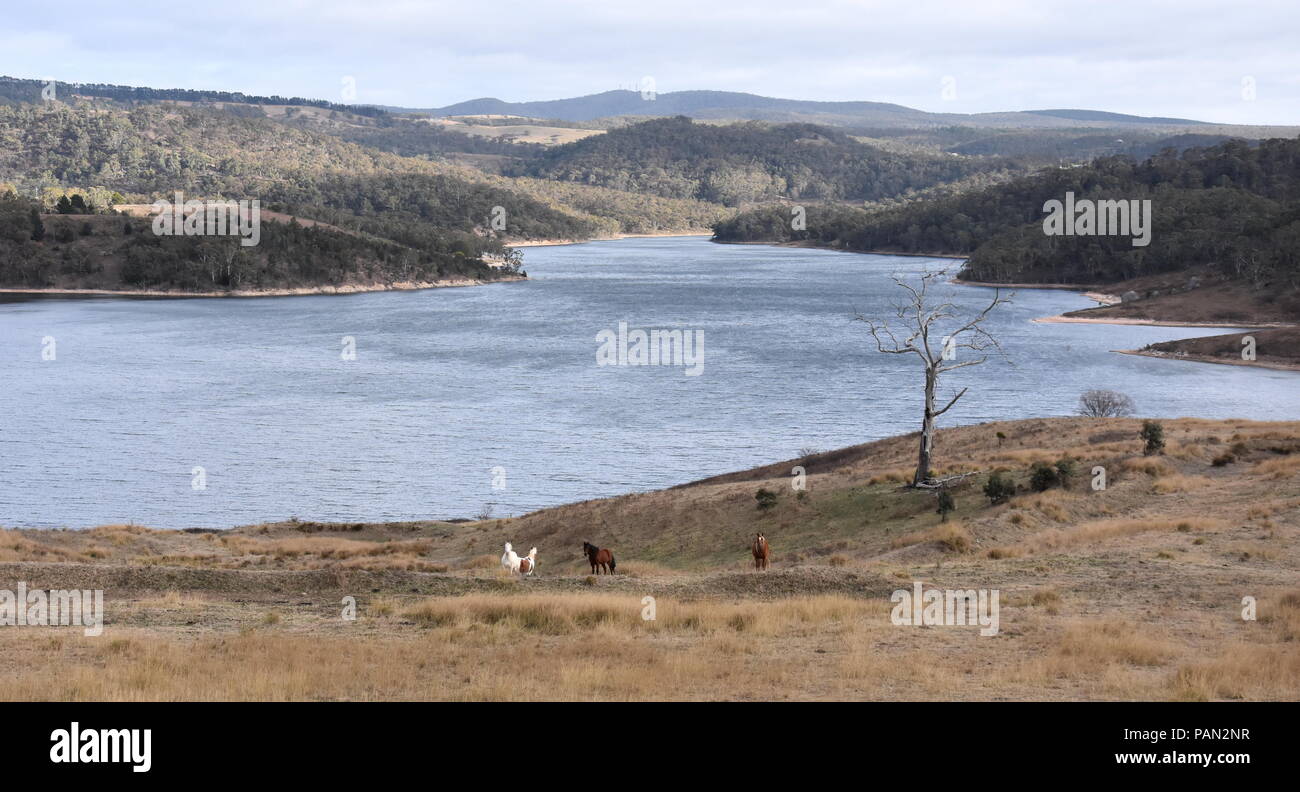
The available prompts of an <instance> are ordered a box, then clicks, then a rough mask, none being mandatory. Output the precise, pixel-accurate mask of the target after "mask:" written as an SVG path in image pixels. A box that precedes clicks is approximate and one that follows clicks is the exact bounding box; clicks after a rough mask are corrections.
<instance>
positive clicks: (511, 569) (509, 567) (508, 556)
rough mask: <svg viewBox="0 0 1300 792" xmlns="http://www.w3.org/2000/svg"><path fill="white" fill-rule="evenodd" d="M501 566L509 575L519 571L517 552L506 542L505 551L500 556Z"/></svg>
mask: <svg viewBox="0 0 1300 792" xmlns="http://www.w3.org/2000/svg"><path fill="white" fill-rule="evenodd" d="M501 567H502V569H504V570H505V571H506V572H508V573H510V574H511V575H513V574H515V573H516V572H518V571H519V554H518V553H516V552H515V551H514V548H512V547H511V546H510V543H509V542H506V552H505V554H504V555H502V556H501Z"/></svg>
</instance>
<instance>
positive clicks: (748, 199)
mask: <svg viewBox="0 0 1300 792" xmlns="http://www.w3.org/2000/svg"><path fill="white" fill-rule="evenodd" d="M1004 166H1005V163H1004V162H1001V161H999V160H996V159H979V160H976V159H972V158H966V157H957V156H952V155H928V156H927V155H921V154H916V155H906V154H898V153H892V152H888V151H884V150H882V149H879V148H876V147H873V146H869V145H865V144H863V143H860V142H858V141H856V140H854V139H853V138H852V137H849V136H848V135H846V134H844V133H843V132H840V131H837V130H834V129H830V128H828V127H821V126H817V125H814V124H777V125H771V124H765V123H761V122H749V123H739V124H727V125H718V124H707V123H695V122H692V121H691V120H690V119H689V118H685V117H682V116H678V117H676V118H663V119H655V120H652V121H646V122H643V123H640V124H634V125H632V126H629V127H625V128H623V129H616V130H612V131H610V132H608V133H606V134H604V135H596V136H593V137H588V138H584V139H583V140H579V141H576V142H574V143H569V144H566V145H563V146H557V147H555V148H552V149H549V150H547V151H545V152H543V153H542V154H541V155H540V156H538V157H536V158H533V159H529V160H527V161H523V162H518V163H516V164H515V165H514V167H513V170H511V171H509V173H511V174H513V175H528V176H536V177H539V178H545V179H554V180H559V181H572V182H581V183H586V184H599V185H603V186H606V187H613V188H616V189H620V190H631V191H634V192H643V193H649V194H652V195H661V196H666V197H672V198H696V199H700V200H705V201H712V202H715V203H721V204H725V205H727V206H736V205H739V204H744V203H752V202H755V201H762V200H770V199H773V198H794V199H823V200H840V199H850V200H878V199H882V198H891V197H894V196H898V195H902V194H904V193H906V192H908V191H916V190H924V189H926V188H930V187H933V186H935V185H937V184H942V183H945V182H954V181H958V180H960V179H963V178H966V177H968V176H971V175H972V174H975V173H979V172H982V171H988V170H992V169H996V168H999V167H1004Z"/></svg>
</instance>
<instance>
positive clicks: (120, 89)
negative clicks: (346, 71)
mask: <svg viewBox="0 0 1300 792" xmlns="http://www.w3.org/2000/svg"><path fill="white" fill-rule="evenodd" d="M53 88H54V97H53V98H55V99H65V98H68V97H71V96H73V95H78V96H95V97H100V98H103V99H112V100H113V101H116V102H124V103H130V102H162V101H173V102H198V103H214V102H222V103H231V104H270V105H292V106H298V107H323V108H328V109H332V110H343V111H346V112H349V113H353V114H356V115H362V116H370V117H379V116H384V115H387V113H386V112H385V111H384V110H381V109H379V108H377V107H369V106H366V105H346V104H335V103H334V102H327V101H325V100H323V99H303V98H302V97H299V96H291V97H286V96H257V95H249V94H242V93H238V92H231V91H197V90H190V89H186V88H143V87H136V86H130V85H110V84H107V83H66V82H59V81H57V80H56V81H54V83H53ZM45 89H46V81H45V80H25V79H21V78H16V77H0V99H8V100H9V101H11V102H28V103H34V102H40V101H42V100H43V99H44V97H43V96H42V91H44V90H45Z"/></svg>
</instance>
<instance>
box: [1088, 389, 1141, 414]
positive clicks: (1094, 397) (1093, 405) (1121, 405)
mask: <svg viewBox="0 0 1300 792" xmlns="http://www.w3.org/2000/svg"><path fill="white" fill-rule="evenodd" d="M1078 413H1079V415H1086V416H1089V417H1091V418H1119V417H1122V416H1125V415H1132V414H1133V400H1132V399H1131V398H1129V397H1128V396H1127V395H1125V394H1123V393H1119V392H1118V391H1112V390H1090V391H1084V393H1083V395H1082V396H1080V397H1079V407H1078Z"/></svg>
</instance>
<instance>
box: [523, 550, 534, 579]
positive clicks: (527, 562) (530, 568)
mask: <svg viewBox="0 0 1300 792" xmlns="http://www.w3.org/2000/svg"><path fill="white" fill-rule="evenodd" d="M536 569H537V548H536V547H534V548H533V549H532V550H529V551H528V555H526V556H524V557H523V558H521V559H519V574H521V575H531V574H533V572H534V571H535V570H536Z"/></svg>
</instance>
